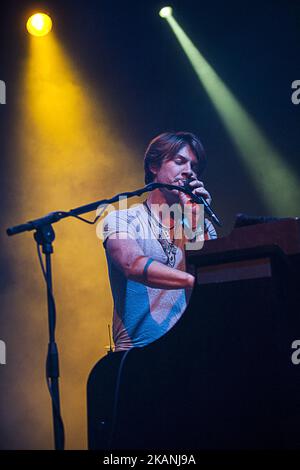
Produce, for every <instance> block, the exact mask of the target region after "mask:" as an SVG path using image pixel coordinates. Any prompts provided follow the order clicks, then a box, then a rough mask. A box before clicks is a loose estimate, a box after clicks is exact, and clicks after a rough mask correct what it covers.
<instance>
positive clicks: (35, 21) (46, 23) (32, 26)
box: [26, 13, 52, 36]
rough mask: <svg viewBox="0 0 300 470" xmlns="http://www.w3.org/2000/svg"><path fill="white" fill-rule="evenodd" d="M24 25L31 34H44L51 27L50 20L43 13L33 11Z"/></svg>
mask: <svg viewBox="0 0 300 470" xmlns="http://www.w3.org/2000/svg"><path fill="white" fill-rule="evenodd" d="M26 27H27V30H28V32H29V33H30V34H32V35H33V36H46V34H48V33H50V31H51V29H52V20H51V18H50V16H48V15H46V14H45V13H35V14H34V15H32V16H31V17H30V18H29V19H28V21H27V24H26Z"/></svg>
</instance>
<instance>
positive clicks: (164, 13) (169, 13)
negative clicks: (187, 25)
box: [159, 7, 173, 18]
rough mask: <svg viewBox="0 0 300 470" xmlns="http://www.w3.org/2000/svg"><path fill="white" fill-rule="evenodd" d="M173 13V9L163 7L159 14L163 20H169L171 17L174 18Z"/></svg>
mask: <svg viewBox="0 0 300 470" xmlns="http://www.w3.org/2000/svg"><path fill="white" fill-rule="evenodd" d="M172 13H173V9H172V7H163V8H162V9H161V10H160V12H159V16H161V18H168V17H169V16H172Z"/></svg>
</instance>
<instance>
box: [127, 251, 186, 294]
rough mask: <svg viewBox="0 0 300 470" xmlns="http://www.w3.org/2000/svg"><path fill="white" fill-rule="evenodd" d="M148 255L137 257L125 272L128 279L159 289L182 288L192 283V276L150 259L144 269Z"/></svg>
mask: <svg viewBox="0 0 300 470" xmlns="http://www.w3.org/2000/svg"><path fill="white" fill-rule="evenodd" d="M148 260H149V258H148V257H139V258H138V259H137V260H136V261H135V262H134V263H133V265H132V266H131V267H130V269H129V270H128V273H127V277H128V279H131V280H133V281H137V282H140V283H142V284H145V285H147V286H149V287H156V288H159V289H183V288H188V287H189V288H191V287H193V285H194V280H195V278H194V276H193V275H192V274H189V273H186V272H185V271H181V270H179V269H174V268H170V267H168V266H166V265H165V264H162V263H160V262H159V261H152V262H151V264H149V266H148V268H147V270H146V271H145V266H146V264H147V262H148Z"/></svg>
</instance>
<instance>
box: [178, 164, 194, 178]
mask: <svg viewBox="0 0 300 470" xmlns="http://www.w3.org/2000/svg"><path fill="white" fill-rule="evenodd" d="M181 173H182V176H183V177H184V178H191V177H192V176H195V174H194V171H193V170H192V167H191V162H186V163H185V165H184V167H183V168H182V171H181Z"/></svg>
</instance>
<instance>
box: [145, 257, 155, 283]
mask: <svg viewBox="0 0 300 470" xmlns="http://www.w3.org/2000/svg"><path fill="white" fill-rule="evenodd" d="M153 261H154V259H152V258H149V259H148V261H147V263H146V264H145V266H144V269H143V277H145V278H147V271H148V268H149V266H150V264H151V263H152V262H153Z"/></svg>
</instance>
